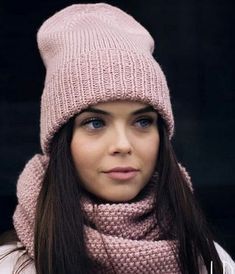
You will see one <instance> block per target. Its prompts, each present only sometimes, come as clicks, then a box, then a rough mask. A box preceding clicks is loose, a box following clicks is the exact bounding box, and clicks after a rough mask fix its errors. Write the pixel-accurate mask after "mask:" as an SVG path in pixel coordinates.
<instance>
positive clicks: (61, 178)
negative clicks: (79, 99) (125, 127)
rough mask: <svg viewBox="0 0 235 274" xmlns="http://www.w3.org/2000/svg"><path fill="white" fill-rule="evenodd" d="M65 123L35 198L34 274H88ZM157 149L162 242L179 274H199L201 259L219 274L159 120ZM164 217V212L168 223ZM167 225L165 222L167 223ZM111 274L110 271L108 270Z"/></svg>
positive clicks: (209, 236) (204, 227) (210, 243)
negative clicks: (170, 243)
mask: <svg viewBox="0 0 235 274" xmlns="http://www.w3.org/2000/svg"><path fill="white" fill-rule="evenodd" d="M73 120H74V119H71V120H70V121H69V122H68V123H67V124H66V125H64V126H63V127H62V128H61V129H60V130H59V132H57V134H56V135H55V136H54V139H53V141H52V143H51V151H50V161H49V165H48V168H47V170H46V174H45V177H44V180H43V182H42V188H41V191H40V194H39V197H38V202H37V207H36V216H35V232H34V236H35V240H34V250H35V260H34V261H35V266H36V271H37V274H64V273H70V274H75V273H79V274H83V273H86V274H87V273H89V272H90V271H91V266H92V262H90V260H89V257H88V254H87V250H86V244H85V239H84V231H83V228H84V222H85V219H84V216H83V214H82V210H81V205H80V203H79V197H80V195H81V192H82V189H81V184H80V183H79V178H78V176H77V175H76V171H75V168H74V164H73V161H72V156H71V152H70V143H71V138H72V131H73ZM158 128H159V134H160V148H159V156H158V161H157V166H156V170H157V171H158V173H159V179H158V184H157V188H156V194H157V198H156V207H155V208H156V212H155V215H156V220H157V222H158V225H159V226H160V228H161V230H162V232H163V233H162V239H177V240H178V243H179V253H178V254H176V258H177V260H178V264H179V267H180V269H181V272H182V273H184V274H187V273H188V274H191V273H199V264H198V259H199V258H201V259H202V261H204V264H205V266H206V268H207V271H208V272H210V263H211V261H212V262H213V273H215V274H222V263H221V261H220V258H219V256H218V253H217V251H216V249H215V246H214V243H213V235H212V233H211V232H210V230H209V228H208V224H207V222H206V219H205V217H204V215H203V213H202V211H201V209H200V206H199V204H198V202H197V201H196V199H195V196H194V195H193V193H192V191H191V189H190V187H189V185H188V182H187V181H186V179H185V177H184V176H183V174H182V172H181V170H180V168H179V165H178V160H177V158H176V155H175V153H174V150H173V148H172V145H171V142H170V141H169V138H168V133H167V130H166V128H165V124H164V122H163V120H162V118H161V117H160V116H159V118H158ZM165 212H168V213H169V216H170V218H169V219H168V221H167V220H166V218H165ZM169 220H170V223H169ZM114 273H115V269H114Z"/></svg>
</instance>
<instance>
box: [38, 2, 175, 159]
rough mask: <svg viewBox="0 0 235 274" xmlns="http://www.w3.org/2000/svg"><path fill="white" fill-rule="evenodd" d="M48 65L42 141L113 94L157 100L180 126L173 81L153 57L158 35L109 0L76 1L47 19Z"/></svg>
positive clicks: (41, 41) (44, 46)
mask: <svg viewBox="0 0 235 274" xmlns="http://www.w3.org/2000/svg"><path fill="white" fill-rule="evenodd" d="M37 41H38V47H39V50H40V54H41V57H42V59H43V62H44V64H45V66H46V79H45V84H44V90H43V94H42V98H41V124H40V127H41V136H40V139H41V146H42V150H43V152H44V153H47V154H48V153H49V151H50V142H51V139H52V138H53V136H54V134H55V132H57V131H58V130H59V128H60V127H61V126H62V125H63V124H64V123H66V122H67V121H68V119H69V118H71V117H72V116H74V115H75V114H77V113H79V111H81V110H82V109H84V108H86V107H88V106H90V105H95V104H97V103H99V102H106V101H113V100H130V101H140V102H144V103H147V104H150V105H152V106H153V107H154V108H155V109H156V110H157V111H158V113H159V114H160V115H161V116H162V118H163V119H164V121H165V123H166V126H167V129H168V133H169V138H171V137H172V135H173V132H174V119H173V114H172V108H171V102H170V96H169V90H168V87H167V82H166V79H165V76H164V73H163V72H162V70H161V68H160V66H159V64H158V63H157V62H156V60H155V59H154V58H153V56H152V53H153V49H154V40H153V38H152V37H151V35H150V34H149V32H148V31H147V30H146V29H145V28H144V27H143V26H141V25H140V24H139V23H138V22H137V21H136V20H135V19H134V18H133V17H132V16H130V15H128V14H127V13H125V12H123V11H122V10H120V9H119V8H117V7H113V6H111V5H108V4H103V3H98V4H76V5H72V6H69V7H67V8H65V9H63V10H61V11H59V12H57V13H56V14H54V15H53V16H52V17H50V18H49V19H48V20H46V21H45V22H44V23H43V24H42V26H41V27H40V29H39V31H38V34H37Z"/></svg>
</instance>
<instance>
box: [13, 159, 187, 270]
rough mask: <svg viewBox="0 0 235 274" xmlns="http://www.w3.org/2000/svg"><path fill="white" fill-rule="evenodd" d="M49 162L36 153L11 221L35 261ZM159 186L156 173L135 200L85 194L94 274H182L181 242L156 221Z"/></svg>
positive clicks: (22, 176)
mask: <svg viewBox="0 0 235 274" xmlns="http://www.w3.org/2000/svg"><path fill="white" fill-rule="evenodd" d="M48 161H49V158H48V156H45V155H40V154H37V155H35V156H34V157H33V158H32V159H31V160H30V161H29V162H28V163H27V164H26V166H25V168H24V170H23V172H22V173H21V174H20V176H19V179H18V183H17V197H18V205H17V207H16V210H15V212H14V216H13V223H14V227H15V230H16V232H17V235H18V237H19V239H20V241H21V243H22V244H23V245H24V246H25V248H26V250H27V251H28V254H29V256H31V257H32V258H33V257H34V250H33V242H34V235H33V230H34V216H35V208H36V203H37V197H38V195H39V191H40V188H41V182H42V180H43V178H44V174H45V170H46V168H47V165H48ZM181 169H182V167H181ZM182 171H184V170H182ZM187 176H188V174H187ZM156 183H157V174H156V173H155V174H153V176H152V178H151V180H150V182H149V183H148V184H147V186H146V187H145V188H144V189H143V190H142V191H141V193H140V195H138V197H137V198H136V199H133V201H131V202H124V203H102V204H101V203H99V204H97V203H95V202H94V201H93V200H92V198H91V197H90V196H89V195H83V196H82V198H81V204H82V209H83V211H84V216H85V218H86V225H85V241H86V246H87V250H88V255H89V257H90V258H91V259H92V261H93V262H95V265H96V269H95V270H94V273H106V274H108V273H120V274H121V273H122V274H131V273H133V274H136V273H180V271H179V268H178V264H177V256H178V255H175V254H177V241H176V240H167V239H163V237H162V234H161V231H160V229H159V227H158V225H157V222H156V218H155V214H154V199H155V196H156V195H155V194H154V192H155V190H154V188H155V186H156Z"/></svg>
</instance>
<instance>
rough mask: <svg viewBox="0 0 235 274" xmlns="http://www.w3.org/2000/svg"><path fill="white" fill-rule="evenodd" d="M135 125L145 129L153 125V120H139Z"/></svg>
mask: <svg viewBox="0 0 235 274" xmlns="http://www.w3.org/2000/svg"><path fill="white" fill-rule="evenodd" d="M136 123H139V125H140V127H141V128H146V127H148V126H150V125H152V123H153V118H150V117H149V118H141V119H139V120H137V121H136Z"/></svg>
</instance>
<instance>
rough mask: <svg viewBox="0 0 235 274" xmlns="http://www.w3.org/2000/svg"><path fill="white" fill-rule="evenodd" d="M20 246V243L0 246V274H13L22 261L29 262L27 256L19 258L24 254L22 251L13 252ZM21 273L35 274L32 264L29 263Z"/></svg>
mask: <svg viewBox="0 0 235 274" xmlns="http://www.w3.org/2000/svg"><path fill="white" fill-rule="evenodd" d="M21 246H22V244H21V243H20V242H12V243H8V244H4V245H1V246H0V273H4V274H12V273H14V272H13V271H14V269H17V267H19V266H20V265H21V264H22V263H23V262H24V261H26V260H27V261H28V260H30V257H29V256H28V255H24V256H23V257H21V255H22V254H23V253H24V251H23V250H15V249H16V248H18V247H21ZM13 250H15V251H13ZM11 251H12V252H11ZM21 273H22V274H35V273H36V271H35V267H34V264H33V263H32V262H30V263H29V265H27V266H26V267H25V269H24V270H23V271H22V272H21Z"/></svg>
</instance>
